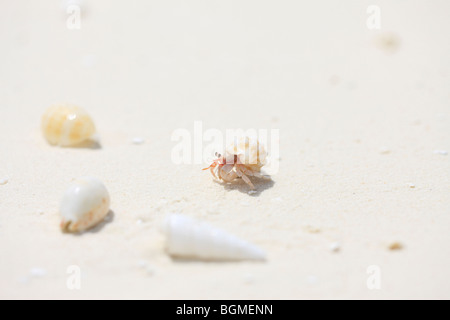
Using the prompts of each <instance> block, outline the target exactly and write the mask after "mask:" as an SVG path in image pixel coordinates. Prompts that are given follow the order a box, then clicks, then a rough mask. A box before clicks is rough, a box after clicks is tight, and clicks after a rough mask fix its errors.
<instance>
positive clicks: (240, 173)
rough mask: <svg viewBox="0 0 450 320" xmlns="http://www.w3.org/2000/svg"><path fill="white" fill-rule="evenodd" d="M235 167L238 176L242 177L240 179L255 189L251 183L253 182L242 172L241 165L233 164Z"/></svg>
mask: <svg viewBox="0 0 450 320" xmlns="http://www.w3.org/2000/svg"><path fill="white" fill-rule="evenodd" d="M235 168H236V173H237V175H238V176H239V177H241V178H242V180H244V181H245V183H246V184H248V185H249V186H250V188H252V189H255V186H254V185H253V183H252V182H251V181H250V179H249V178H248V177H247V176H246V175H245V174H244V172H243V171H242V168H241V166H235Z"/></svg>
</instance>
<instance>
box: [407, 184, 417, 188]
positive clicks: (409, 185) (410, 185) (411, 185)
mask: <svg viewBox="0 0 450 320" xmlns="http://www.w3.org/2000/svg"><path fill="white" fill-rule="evenodd" d="M408 187H410V188H415V187H416V185H415V184H414V183H408Z"/></svg>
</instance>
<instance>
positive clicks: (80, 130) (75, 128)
mask: <svg viewBox="0 0 450 320" xmlns="http://www.w3.org/2000/svg"><path fill="white" fill-rule="evenodd" d="M41 127H42V132H43V134H44V137H45V139H47V141H48V143H50V144H51V145H57V146H60V147H70V146H76V145H79V144H81V143H82V142H85V141H87V140H89V139H91V138H92V137H93V136H94V135H95V132H96V130H95V125H94V122H93V121H92V118H91V117H90V116H89V114H88V113H87V112H86V111H85V110H83V109H82V108H80V107H77V106H73V105H68V104H65V105H56V106H52V107H50V108H49V109H47V111H46V112H45V113H44V115H43V117H42V123H41Z"/></svg>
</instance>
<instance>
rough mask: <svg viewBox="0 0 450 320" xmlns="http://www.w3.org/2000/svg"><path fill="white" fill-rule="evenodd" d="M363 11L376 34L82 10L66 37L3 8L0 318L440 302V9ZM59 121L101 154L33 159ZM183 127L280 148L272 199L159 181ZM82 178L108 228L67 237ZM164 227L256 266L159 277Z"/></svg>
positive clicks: (248, 15) (445, 215)
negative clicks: (99, 197) (199, 237)
mask: <svg viewBox="0 0 450 320" xmlns="http://www.w3.org/2000/svg"><path fill="white" fill-rule="evenodd" d="M376 2H377V4H378V5H379V6H380V8H381V10H382V11H381V18H382V25H381V26H382V29H381V30H380V31H371V30H368V29H367V28H366V18H367V14H366V8H367V5H368V3H366V2H364V1H363V2H360V3H357V1H349V0H348V1H333V0H328V1H319V2H313V1H311V2H309V3H308V4H307V5H306V4H304V2H301V1H281V2H274V1H256V0H255V1H189V2H188V1H181V0H180V1H170V2H163V1H132V2H130V1H106V0H102V1H85V3H86V4H87V7H86V8H87V10H86V11H85V14H84V15H83V16H82V29H81V30H74V31H70V30H68V29H67V28H66V25H65V24H66V21H65V20H66V15H65V14H64V13H63V12H61V8H60V6H59V3H58V1H4V2H2V4H1V10H0V43H1V44H2V45H1V50H0V61H1V62H0V121H1V122H0V146H1V156H0V179H3V178H7V179H8V182H7V183H6V184H3V185H0V298H151V299H167V298H176V299H181V298H190V299H192V298H208V299H210V298H227V299H228V298H237V299H241V298H242V299H252V298H264V299H272V298H273V299H278V298H285V299H298V298H370V299H372V298H373V299H379V298H447V299H448V298H450V289H449V288H450V274H449V270H450V250H449V249H450V248H449V246H450V245H449V244H450V233H449V226H450V156H449V155H446V154H443V153H442V152H439V153H434V150H444V151H445V150H450V90H449V89H450V59H449V57H450V42H449V41H448V39H449V38H450V34H449V33H450V20H449V19H448V12H449V10H450V3H449V2H448V1H445V0H442V1H438V0H436V1H431V2H430V1H425V0H421V1H414V3H410V2H408V3H407V2H405V1H376ZM380 37H381V38H380ZM386 37H387V39H388V40H386ZM377 39H378V40H377ZM380 39H381V40H380ZM389 39H390V40H389ZM392 39H393V40H392ZM380 41H381V42H380ZM380 43H381V44H380ZM383 43H385V44H386V43H387V44H386V46H387V47H386V46H385V47H383V46H384V45H383ZM59 101H62V102H64V101H67V102H71V103H75V104H78V105H80V106H82V107H84V108H86V109H87V110H88V111H89V112H90V113H91V115H92V116H93V118H94V119H95V122H96V124H97V127H98V131H99V133H100V136H101V143H102V148H101V149H97V150H90V149H60V148H54V147H50V146H49V145H48V144H47V143H46V142H45V141H44V139H43V137H42V135H41V132H40V128H39V123H40V117H41V115H42V113H43V111H44V110H45V109H46V108H47V107H48V106H49V105H51V104H53V103H54V102H59ZM196 120H199V121H203V126H204V129H207V128H217V129H220V130H225V129H227V128H244V129H246V128H261V129H271V128H279V129H280V140H281V149H280V156H281V164H280V171H279V173H278V174H276V175H274V176H273V182H274V183H273V184H267V185H262V184H259V185H258V186H259V189H260V192H259V193H257V194H256V195H253V196H249V195H248V194H247V192H246V191H247V187H246V186H245V185H244V184H243V182H242V181H240V182H238V183H237V184H236V185H235V186H234V187H231V188H226V187H224V186H222V185H220V184H217V183H214V182H213V181H212V178H211V175H210V174H209V173H207V172H204V171H201V170H200V169H201V168H202V167H203V166H204V165H197V164H196V165H175V164H173V163H172V161H171V150H172V147H173V146H174V145H175V144H174V143H173V142H171V140H170V136H171V133H172V132H173V131H174V130H175V129H177V128H186V129H188V130H190V131H191V132H192V130H193V125H194V121H196ZM135 137H140V138H141V139H143V140H145V143H144V144H142V145H138V146H137V145H134V144H133V143H131V141H133V139H134V138H135ZM84 175H94V176H97V177H99V178H100V179H102V180H103V181H104V183H105V184H106V186H107V187H108V189H109V191H110V193H111V197H112V209H113V211H114V217H113V219H112V221H110V222H108V223H106V224H103V225H102V226H101V227H100V228H97V229H96V230H95V231H94V232H88V233H86V234H83V235H81V236H73V235H65V234H62V233H61V232H60V230H59V216H58V212H57V211H58V204H59V198H60V197H61V195H62V193H63V192H64V189H65V188H66V187H67V185H68V184H69V183H70V181H71V180H72V179H73V178H75V177H79V176H84ZM410 184H413V185H414V188H411V187H410ZM278 198H279V199H278ZM273 199H277V200H275V201H273ZM168 212H182V213H185V214H187V215H190V216H193V217H196V218H201V219H203V220H205V221H208V222H209V223H211V224H214V225H216V226H219V227H221V228H223V229H225V230H227V231H229V232H232V233H234V234H236V235H238V236H240V237H242V238H245V239H246V240H249V241H251V242H253V243H255V244H257V245H258V246H260V247H263V248H264V249H265V250H266V251H267V253H268V261H267V262H266V263H247V262H244V263H202V262H177V261H172V260H171V259H170V258H169V257H167V256H166V255H165V254H164V251H163V237H162V236H161V234H160V233H159V224H160V222H161V220H162V219H163V217H164V215H165V214H166V213H168ZM335 242H338V243H339V246H340V247H339V251H338V252H332V250H330V245H331V244H332V243H335ZM393 242H399V243H401V244H402V246H403V248H402V249H400V250H395V251H392V250H389V249H388V247H389V245H391V244H392V243H393ZM71 265H76V266H79V267H80V268H81V273H82V278H81V290H69V289H68V288H67V286H66V281H67V277H68V275H67V273H66V270H67V268H68V267H69V266H71ZM371 265H376V266H378V267H379V270H380V271H381V289H379V290H369V289H368V287H367V285H366V281H367V279H368V276H369V275H368V274H367V273H366V270H367V268H368V267H369V266H371ZM249 279H250V280H249Z"/></svg>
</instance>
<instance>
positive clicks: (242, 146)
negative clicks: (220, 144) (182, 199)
mask: <svg viewBox="0 0 450 320" xmlns="http://www.w3.org/2000/svg"><path fill="white" fill-rule="evenodd" d="M215 156H216V157H217V158H216V159H215V160H214V161H213V163H212V164H211V165H210V166H209V167H207V168H204V169H203V170H207V169H210V171H211V174H212V175H213V176H214V178H216V179H217V178H218V179H219V180H222V181H224V182H231V181H233V180H235V179H237V178H242V180H244V181H245V183H247V184H248V185H249V186H250V188H252V189H255V186H254V185H253V183H252V182H251V181H250V179H249V176H253V177H257V178H264V176H263V175H262V174H261V168H262V167H263V166H264V165H265V164H266V157H267V153H266V150H265V149H264V146H263V145H262V144H261V143H259V141H258V139H256V138H253V137H249V136H243V137H239V138H236V139H235V140H234V141H233V143H231V144H230V145H228V146H227V148H226V149H225V155H221V154H220V153H217V152H216V154H215Z"/></svg>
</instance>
